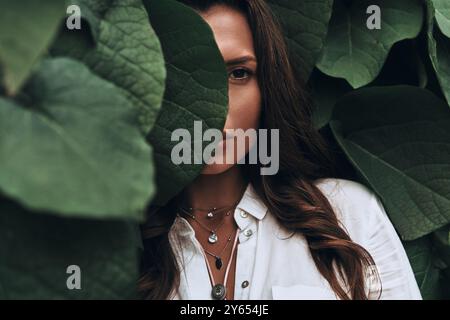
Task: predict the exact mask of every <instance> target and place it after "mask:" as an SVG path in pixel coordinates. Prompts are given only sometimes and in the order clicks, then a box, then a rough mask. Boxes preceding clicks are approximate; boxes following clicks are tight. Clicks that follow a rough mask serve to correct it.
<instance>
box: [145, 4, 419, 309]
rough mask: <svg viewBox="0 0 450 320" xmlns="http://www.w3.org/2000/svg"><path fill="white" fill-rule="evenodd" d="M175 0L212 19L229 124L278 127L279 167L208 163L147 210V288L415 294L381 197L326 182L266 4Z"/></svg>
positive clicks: (175, 293) (175, 295) (323, 151)
mask: <svg viewBox="0 0 450 320" xmlns="http://www.w3.org/2000/svg"><path fill="white" fill-rule="evenodd" d="M181 2H184V3H185V4H187V5H189V6H191V7H192V8H193V9H195V10H196V11H197V12H198V13H199V14H200V15H201V16H202V17H203V18H204V20H205V21H206V22H207V23H208V24H209V26H210V27H211V29H212V31H213V33H214V36H215V39H216V42H217V44H218V47H219V49H220V51H221V53H222V55H223V58H224V61H225V63H226V65H227V68H228V74H229V112H228V116H227V119H226V123H225V128H224V130H227V129H237V128H240V129H243V130H247V129H259V128H266V129H279V137H280V142H279V148H280V149H279V155H280V159H279V161H280V163H279V171H278V173H277V174H276V175H261V174H260V170H259V169H260V166H261V165H248V164H246V165H241V164H237V163H236V162H237V161H235V163H231V164H217V163H213V164H209V165H206V166H205V168H204V170H203V172H202V174H201V175H200V176H199V177H198V178H197V179H196V180H195V181H193V182H192V183H191V184H190V185H189V186H187V187H186V188H185V189H184V190H183V192H182V193H180V194H179V195H178V196H177V197H175V198H174V199H173V200H172V201H170V202H169V203H168V204H167V205H166V206H164V207H162V208H152V209H151V210H149V223H148V224H147V225H145V226H143V228H142V234H143V240H144V249H145V250H144V255H143V265H142V277H141V279H140V281H139V286H140V290H141V292H142V293H143V295H144V296H145V297H146V298H148V299H229V300H231V299H421V295H420V292H419V289H418V286H417V283H416V281H415V279H414V275H413V272H412V269H411V266H410V264H409V261H408V258H407V256H406V254H405V251H404V249H403V247H402V244H401V242H400V240H399V238H398V236H397V234H396V232H395V230H394V228H393V226H392V224H391V223H390V221H389V220H388V218H387V216H386V213H385V211H384V208H383V206H382V204H381V202H380V201H379V199H378V198H377V197H376V196H375V194H373V193H372V192H371V191H369V190H368V189H367V188H365V187H364V186H363V185H361V184H358V183H355V182H351V181H348V180H342V179H335V178H331V176H332V168H333V163H332V160H331V159H332V158H331V157H330V156H329V155H328V152H327V147H326V145H325V143H324V141H323V140H322V138H321V136H320V135H319V133H318V132H317V131H316V130H315V129H314V127H313V124H312V120H311V111H310V109H309V105H310V104H309V102H308V99H307V98H306V95H305V89H304V86H303V84H302V82H301V80H300V79H297V78H296V75H298V74H299V72H296V71H295V70H294V68H293V66H292V64H291V63H290V61H289V57H288V51H287V48H286V44H285V42H284V40H283V36H282V34H281V31H280V27H279V25H278V24H277V22H276V20H275V19H274V17H273V16H272V13H271V12H270V9H269V7H268V5H267V4H266V3H265V1H264V0H182V1H181ZM225 145H226V141H225V140H224V141H223V142H222V147H223V148H224V150H225V152H227V151H226V150H227V148H226V147H225ZM249 148H250V146H247V148H246V149H245V152H246V153H248V151H249ZM241 156H243V155H238V157H237V158H239V157H241ZM244 156H245V155H244ZM237 158H236V159H235V160H238V159H237Z"/></svg>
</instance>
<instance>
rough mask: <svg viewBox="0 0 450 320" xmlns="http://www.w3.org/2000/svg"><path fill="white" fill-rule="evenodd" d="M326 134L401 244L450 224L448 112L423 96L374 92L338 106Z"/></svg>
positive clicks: (413, 91) (410, 90) (398, 89)
mask: <svg viewBox="0 0 450 320" xmlns="http://www.w3.org/2000/svg"><path fill="white" fill-rule="evenodd" d="M331 128H332V130H333V133H334V135H335V137H336V139H337V140H338V142H339V144H340V146H341V147H342V148H343V150H344V151H345V153H346V154H347V157H348V158H349V160H350V161H351V162H352V163H353V165H354V166H355V167H356V168H357V169H358V171H359V172H360V173H361V175H362V176H363V177H364V178H365V179H366V180H367V182H368V183H369V184H370V185H371V186H372V187H373V189H375V191H376V192H377V193H378V194H379V195H380V197H381V198H382V200H383V202H384V204H385V206H386V209H387V212H388V214H389V217H390V218H391V220H392V221H393V223H394V225H395V227H396V228H397V230H398V231H399V232H400V235H401V236H402V238H403V239H405V240H413V239H416V238H419V237H421V236H423V235H426V234H428V233H430V232H432V231H434V230H436V229H438V228H440V227H442V226H444V225H447V224H448V223H449V222H450V110H449V109H448V106H447V105H446V103H445V102H444V101H442V100H440V99H438V98H436V97H435V96H434V95H433V94H432V93H430V92H429V91H427V90H424V89H420V88H416V87H408V86H395V87H374V88H367V89H362V90H358V91H355V92H352V93H350V94H349V95H347V96H346V97H344V98H343V99H341V100H340V101H338V103H337V105H336V107H335V109H334V112H333V120H332V121H331Z"/></svg>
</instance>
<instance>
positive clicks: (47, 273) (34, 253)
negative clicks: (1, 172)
mask: <svg viewBox="0 0 450 320" xmlns="http://www.w3.org/2000/svg"><path fill="white" fill-rule="evenodd" d="M135 230H136V229H134V228H133V225H132V224H129V223H126V222H118V221H115V222H106V221H102V222H99V221H93V220H81V219H65V218H59V217H53V216H51V215H47V214H38V213H36V212H29V211H26V210H25V209H23V208H22V207H20V206H19V205H17V204H16V203H14V202H12V201H8V200H6V199H3V198H0V299H130V298H131V299H132V298H136V280H137V277H138V268H137V261H138V250H137V247H136V245H134V244H135V236H136V234H135ZM77 267H78V268H79V269H76V268H77ZM72 268H73V269H72ZM78 276H79V277H78ZM78 280H79V282H78ZM67 284H69V287H68V285H67ZM78 284H79V285H80V286H81V287H80V289H76V288H77V287H76V286H77V285H78ZM72 285H73V286H75V288H73V287H72ZM69 288H71V289H69Z"/></svg>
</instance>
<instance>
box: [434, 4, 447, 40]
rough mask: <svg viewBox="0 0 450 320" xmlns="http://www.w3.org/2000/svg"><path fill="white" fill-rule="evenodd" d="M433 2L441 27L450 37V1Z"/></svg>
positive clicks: (437, 20)
mask: <svg viewBox="0 0 450 320" xmlns="http://www.w3.org/2000/svg"><path fill="white" fill-rule="evenodd" d="M431 2H432V4H433V7H434V16H435V17H436V22H437V24H438V25H439V28H440V29H441V31H442V33H443V34H445V35H446V36H447V37H449V38H450V2H449V1H448V0H431Z"/></svg>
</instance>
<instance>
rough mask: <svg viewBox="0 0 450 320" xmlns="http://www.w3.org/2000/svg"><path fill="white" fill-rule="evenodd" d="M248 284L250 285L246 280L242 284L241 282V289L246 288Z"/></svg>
mask: <svg viewBox="0 0 450 320" xmlns="http://www.w3.org/2000/svg"><path fill="white" fill-rule="evenodd" d="M249 284H250V283H249V282H248V281H247V280H245V281H244V282H242V284H241V287H242V288H244V289H245V288H247V287H248V285H249Z"/></svg>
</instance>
